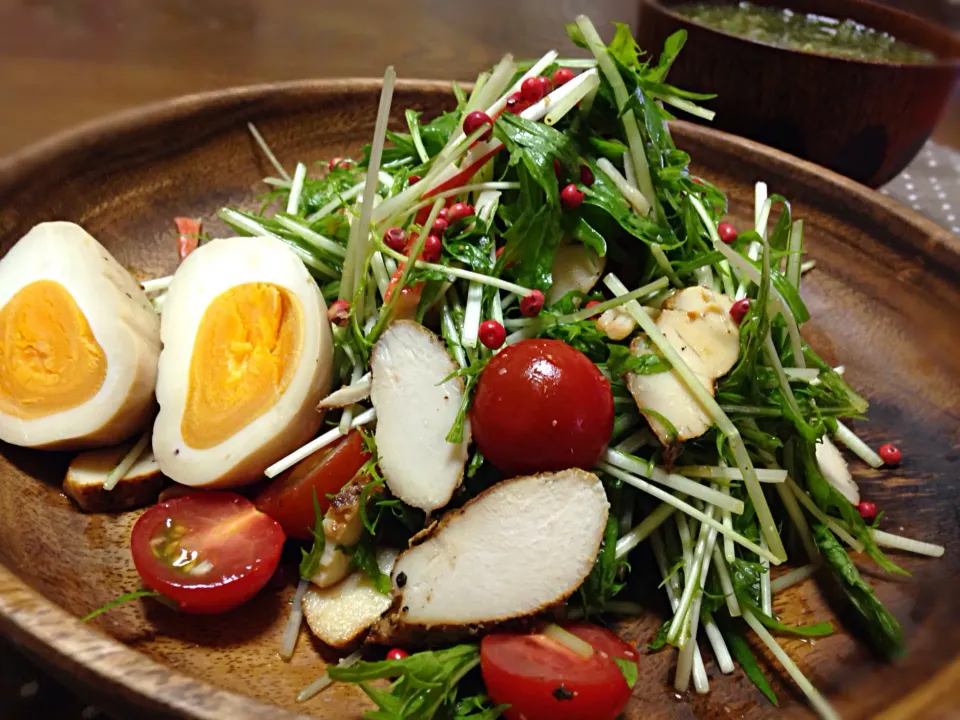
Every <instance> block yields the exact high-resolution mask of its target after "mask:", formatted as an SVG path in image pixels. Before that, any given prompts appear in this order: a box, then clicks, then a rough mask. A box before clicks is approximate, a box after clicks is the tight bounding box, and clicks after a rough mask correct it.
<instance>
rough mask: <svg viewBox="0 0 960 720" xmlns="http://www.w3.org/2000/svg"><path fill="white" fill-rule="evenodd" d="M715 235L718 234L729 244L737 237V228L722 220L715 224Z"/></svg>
mask: <svg viewBox="0 0 960 720" xmlns="http://www.w3.org/2000/svg"><path fill="white" fill-rule="evenodd" d="M717 235H719V236H720V239H721V240H723V241H724V242H725V243H726V244H727V245H729V244H730V243H732V242H733V241H734V240H736V239H737V229H736V228H735V227H734V226H733V225H731V224H730V223H728V222H722V223H720V224H719V225H717Z"/></svg>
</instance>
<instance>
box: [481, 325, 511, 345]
mask: <svg viewBox="0 0 960 720" xmlns="http://www.w3.org/2000/svg"><path fill="white" fill-rule="evenodd" d="M477 336H478V337H479V338H480V342H482V343H483V344H484V346H485V347H488V348H490V349H491V350H496V349H497V348H499V347H500V346H501V345H503V343H504V341H505V340H506V339H507V331H506V330H504V329H503V325H501V324H500V323H498V322H497V321H496V320H484V321H483V322H482V323H480V331H479V332H478V334H477Z"/></svg>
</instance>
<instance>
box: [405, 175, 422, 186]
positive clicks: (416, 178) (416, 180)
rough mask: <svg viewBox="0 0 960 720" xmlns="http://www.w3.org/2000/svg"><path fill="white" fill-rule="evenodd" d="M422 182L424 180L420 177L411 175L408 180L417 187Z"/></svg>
mask: <svg viewBox="0 0 960 720" xmlns="http://www.w3.org/2000/svg"><path fill="white" fill-rule="evenodd" d="M421 180H423V178H422V177H420V176H419V175H411V176H410V177H408V178H407V182H408V183H410V184H411V185H416V184H417V183H418V182H420V181H421Z"/></svg>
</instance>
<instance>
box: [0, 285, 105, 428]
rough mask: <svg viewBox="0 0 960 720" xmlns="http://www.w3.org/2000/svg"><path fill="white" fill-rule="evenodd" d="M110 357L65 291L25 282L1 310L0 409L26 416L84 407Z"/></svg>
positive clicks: (94, 393)
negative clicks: (79, 406)
mask: <svg viewBox="0 0 960 720" xmlns="http://www.w3.org/2000/svg"><path fill="white" fill-rule="evenodd" d="M106 376H107V357H106V355H105V354H104V352H103V348H102V347H100V344H99V343H98V342H97V339H96V338H95V337H94V336H93V331H92V330H91V329H90V323H88V322H87V318H86V316H85V315H84V314H83V311H82V310H81V309H80V307H79V306H78V305H77V302H76V300H74V299H73V296H72V295H71V294H70V293H69V292H68V291H67V289H66V288H65V287H64V286H63V285H61V284H60V283H58V282H54V281H53V280H37V281H35V282H32V283H30V284H29V285H24V286H23V287H22V288H20V290H18V291H17V293H16V294H15V295H14V296H13V297H11V298H10V300H9V301H8V302H7V304H6V305H4V306H3V309H0V409H2V410H3V412H5V413H7V414H9V415H14V416H16V417H20V418H23V419H25V420H29V419H33V418H40V417H44V416H46V415H52V414H53V413H58V412H63V411H64V410H69V409H71V408H74V407H77V406H78V405H82V404H83V403H85V402H86V401H88V400H89V399H90V398H92V397H93V396H94V395H96V394H97V392H98V391H99V390H100V386H101V385H103V381H104V379H105V378H106Z"/></svg>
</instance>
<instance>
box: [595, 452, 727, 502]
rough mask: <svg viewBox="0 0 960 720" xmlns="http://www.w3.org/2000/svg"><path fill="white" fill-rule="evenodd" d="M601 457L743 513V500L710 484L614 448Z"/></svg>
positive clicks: (701, 498) (633, 471)
mask: <svg viewBox="0 0 960 720" xmlns="http://www.w3.org/2000/svg"><path fill="white" fill-rule="evenodd" d="M601 459H602V460H603V461H604V462H607V463H610V464H611V465H613V466H615V467H618V468H620V469H621V470H625V471H626V472H629V473H634V474H637V475H642V476H643V477H645V478H648V479H650V480H653V481H654V482H656V483H658V484H660V485H663V486H664V487H668V488H670V489H671V490H677V491H679V492H682V493H685V494H686V495H689V496H691V497H695V498H697V499H699V500H703V501H704V502H708V503H710V504H711V505H716V506H717V507H720V508H723V509H725V510H729V511H730V512H733V513H736V514H737V515H741V514H742V513H743V501H742V500H738V499H736V498H733V497H730V495H725V494H724V493H722V492H720V491H719V490H717V489H715V488H712V487H709V486H708V485H701V484H700V483H698V482H697V481H695V480H690V479H689V478H685V477H683V476H682V475H674V474H672V473H668V472H666V471H665V470H663V469H661V468H658V467H656V466H653V465H651V464H650V463H647V462H644V461H643V460H640V459H639V458H635V457H633V456H631V455H626V454H624V453H622V452H620V451H618V450H615V449H614V448H609V447H608V448H607V449H606V450H604V452H603V455H601Z"/></svg>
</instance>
